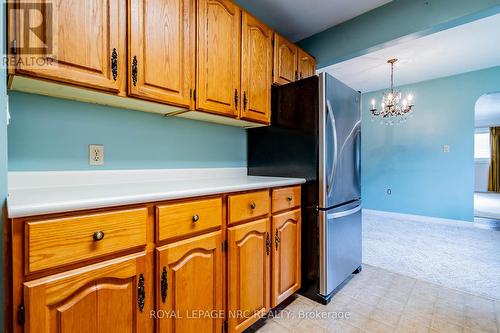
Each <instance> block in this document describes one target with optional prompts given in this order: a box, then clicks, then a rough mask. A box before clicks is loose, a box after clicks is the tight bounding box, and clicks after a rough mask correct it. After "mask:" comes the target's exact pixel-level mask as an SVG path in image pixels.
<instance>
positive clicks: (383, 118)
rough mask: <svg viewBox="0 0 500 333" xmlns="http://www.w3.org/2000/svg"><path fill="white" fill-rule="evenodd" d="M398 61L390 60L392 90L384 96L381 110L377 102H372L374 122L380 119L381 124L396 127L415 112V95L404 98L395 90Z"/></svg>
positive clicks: (373, 100)
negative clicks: (395, 125)
mask: <svg viewBox="0 0 500 333" xmlns="http://www.w3.org/2000/svg"><path fill="white" fill-rule="evenodd" d="M396 61H398V59H389V60H388V61H387V63H389V64H391V89H390V90H388V91H386V92H385V93H384V95H383V96H382V102H381V103H380V110H378V109H377V101H376V100H375V99H372V101H371V109H370V111H371V113H372V120H375V119H380V123H381V124H385V125H394V124H400V123H402V122H405V121H406V120H407V119H408V117H409V116H410V115H411V113H412V111H413V95H412V94H408V95H407V96H406V98H403V94H402V93H401V91H397V90H394V63H395V62H396Z"/></svg>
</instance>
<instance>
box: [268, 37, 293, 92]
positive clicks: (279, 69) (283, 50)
mask: <svg viewBox="0 0 500 333" xmlns="http://www.w3.org/2000/svg"><path fill="white" fill-rule="evenodd" d="M297 53H298V48H297V46H296V45H295V44H293V43H292V42H290V41H288V40H286V39H285V38H284V37H282V36H280V35H279V34H277V33H275V34H274V76H273V83H274V84H279V85H281V84H287V83H290V82H294V81H296V80H297V79H298V71H297V56H298V54H297Z"/></svg>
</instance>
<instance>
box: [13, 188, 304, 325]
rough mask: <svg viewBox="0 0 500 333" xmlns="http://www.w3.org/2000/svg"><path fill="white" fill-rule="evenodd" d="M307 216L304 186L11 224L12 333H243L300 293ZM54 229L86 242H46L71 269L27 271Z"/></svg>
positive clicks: (55, 267) (63, 265)
mask: <svg viewBox="0 0 500 333" xmlns="http://www.w3.org/2000/svg"><path fill="white" fill-rule="evenodd" d="M289 197H291V200H288V198H289ZM273 211H277V212H278V213H275V214H273V213H272V212H273ZM117 212H118V213H117ZM300 212H301V210H300V187H298V186H295V187H285V188H280V189H275V190H274V191H273V192H272V193H271V191H270V190H269V189H264V190H256V191H250V192H243V193H230V194H222V195H219V196H211V197H206V198H201V199H200V198H198V199H186V200H177V201H172V202H166V203H165V202H162V203H151V204H147V205H143V206H131V207H128V208H123V209H121V210H119V211H117V210H116V208H115V209H109V211H108V210H104V209H103V210H96V211H85V212H74V213H72V214H71V213H67V214H63V215H61V214H54V215H52V216H49V215H48V216H44V217H28V218H20V219H13V220H9V221H8V223H7V224H6V230H7V233H6V237H7V238H6V240H7V244H8V248H10V250H8V254H7V256H8V257H10V259H9V260H10V264H8V265H7V270H11V273H12V274H11V277H12V279H11V280H9V281H8V290H9V291H8V292H7V294H11V295H12V298H11V300H9V301H8V302H7V303H8V304H7V306H8V308H9V312H11V313H10V318H11V320H10V322H8V323H7V330H6V331H8V332H14V333H23V332H24V333H88V332H92V333H109V332H111V333H114V332H116V333H126V332H130V333H139V332H141V333H142V332H144V333H149V332H153V331H154V330H156V332H161V333H173V332H183V333H184V332H186V333H202V332H203V333H205V332H213V333H219V332H225V333H239V332H243V331H244V330H245V329H247V328H248V327H250V326H251V325H252V324H254V323H255V322H256V321H257V320H259V319H260V318H262V316H263V315H265V314H266V313H267V312H268V311H270V309H271V308H272V307H276V306H277V305H279V303H281V302H282V301H283V300H285V299H286V298H287V297H289V296H290V295H292V294H293V293H294V292H296V291H297V290H298V289H299V288H300V260H301V258H300V244H301V243H300V237H301V236H300V229H301V213H300ZM155 213H156V214H155ZM89 218H91V221H93V222H95V223H93V224H92V223H91V225H90V227H89V226H88V223H86V224H85V225H84V224H82V223H81V221H85V222H88V219H89ZM124 218H125V219H124ZM41 221H42V222H43V224H40V225H39V224H37V223H41ZM117 221H125V222H127V221H135V222H134V223H132V224H130V223H128V222H127V223H125V222H123V223H125V224H123V223H122V224H123V227H124V228H125V229H124V230H123V235H125V236H120V235H122V231H120V230H119V229H118V228H115V227H116V223H117ZM54 223H56V224H57V226H58V229H64V230H68V233H69V232H70V231H71V232H72V233H74V234H75V235H76V236H77V237H76V236H75V237H76V238H75V239H76V240H77V241H78V242H77V243H78V244H79V243H83V244H84V245H81V244H80V245H78V246H77V245H76V244H77V243H75V244H74V245H73V247H69V248H68V247H67V246H66V247H64V246H63V247H61V244H63V245H64V244H66V243H64V242H63V243H61V242H60V241H59V242H55V243H47V249H48V250H47V251H46V252H43V253H49V254H54V253H56V254H58V252H60V251H63V252H64V251H66V252H67V253H66V256H67V257H68V258H69V260H66V261H62V260H61V259H59V260H58V261H61V264H54V265H47V266H44V267H42V268H40V269H39V270H32V271H30V270H27V267H29V266H28V263H29V258H30V256H29V255H28V254H29V253H31V252H30V250H33V248H35V247H36V245H37V244H38V243H37V240H38V239H40V237H38V236H39V235H40V233H41V232H42V231H43V232H44V235H45V233H46V230H45V228H42V226H45V225H51V226H52V225H53V224H54ZM186 225H188V226H189V227H187V226H186ZM162 228H163V229H162ZM165 228H167V229H165ZM73 229H74V230H73ZM96 230H100V231H101V237H100V238H98V237H96V232H95V231H96ZM162 230H170V231H171V232H170V231H169V232H167V233H162V232H163V231H162ZM132 231H133V232H132ZM97 234H98V232H97ZM137 235H139V236H140V238H139V240H140V241H137V242H136V241H134V240H135V239H136V238H135V237H136V236H137ZM116 237H118V238H116ZM45 238H47V237H45V236H44V237H43V239H45ZM87 239H91V241H88V242H87ZM106 239H107V240H108V241H111V240H114V239H118V240H119V241H120V244H122V245H123V246H121V247H119V248H115V247H114V245H113V244H114V243H107V242H106ZM65 242H68V241H67V240H65ZM73 243H74V242H73ZM87 243H88V246H86V245H85V244H87ZM115 243H116V242H115ZM126 245H130V247H129V248H127V246H126ZM82 246H84V247H85V249H86V251H87V252H85V253H86V254H88V255H85V256H79V253H80V252H78V249H80V248H81V247H82ZM101 247H104V248H105V249H107V250H111V249H114V250H113V251H101V252H99V249H102V248H101ZM61 249H62V250H61ZM115 250H116V251H115ZM7 262H9V261H7Z"/></svg>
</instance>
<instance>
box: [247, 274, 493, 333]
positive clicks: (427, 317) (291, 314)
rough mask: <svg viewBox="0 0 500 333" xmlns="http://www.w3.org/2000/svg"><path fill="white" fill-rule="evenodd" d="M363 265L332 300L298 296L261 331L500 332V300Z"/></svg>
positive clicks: (271, 332) (267, 321)
mask: <svg viewBox="0 0 500 333" xmlns="http://www.w3.org/2000/svg"><path fill="white" fill-rule="evenodd" d="M363 267H364V269H363V271H362V272H361V273H360V274H359V275H357V276H355V277H354V278H353V279H352V280H351V281H350V282H349V283H348V284H347V285H345V286H344V287H343V288H342V290H341V291H340V292H339V293H338V294H337V295H336V296H334V298H333V299H332V301H331V302H330V304H328V305H326V306H324V305H321V304H318V303H315V302H313V301H311V300H309V299H307V298H305V297H302V296H299V295H297V296H296V297H297V298H296V299H295V300H293V302H292V303H290V304H289V305H288V306H287V307H286V308H285V309H284V310H282V311H281V312H280V313H279V314H277V315H275V316H274V318H268V319H267V320H266V322H265V325H264V326H262V327H261V328H260V329H259V330H258V331H257V332H261V333H289V332H307V333H316V332H318V333H322V332H341V333H350V332H360V333H379V332H381V333H386V332H397V333H405V332H409V333H410V332H411V333H420V332H422V333H440V332H443V333H444V332H446V333H448V332H463V333H480V332H487V333H489V332H491V333H500V324H499V322H500V301H499V300H492V299H488V298H484V297H480V296H475V295H472V294H468V293H464V292H459V291H456V290H452V289H448V288H445V287H442V286H438V285H435V284H431V283H428V282H424V281H420V280H417V279H413V278H410V277H406V276H403V275H399V274H395V273H392V272H389V271H387V270H384V269H381V268H376V267H373V266H368V265H364V266H363ZM341 315H344V316H345V318H344V319H338V318H339V316H341ZM306 316H308V318H305V317H306ZM336 318H337V319H336Z"/></svg>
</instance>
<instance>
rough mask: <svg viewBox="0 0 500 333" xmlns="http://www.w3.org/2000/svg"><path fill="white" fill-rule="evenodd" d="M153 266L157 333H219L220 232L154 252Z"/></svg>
mask: <svg viewBox="0 0 500 333" xmlns="http://www.w3.org/2000/svg"><path fill="white" fill-rule="evenodd" d="M156 262H157V267H156V270H157V272H156V281H157V288H156V290H157V292H156V304H157V306H156V308H157V309H158V310H160V312H159V314H165V316H163V315H158V316H157V319H156V320H157V321H156V326H157V331H158V332H161V333H166V332H194V333H202V332H214V333H215V332H222V328H223V327H222V325H223V320H224V318H223V316H222V315H221V313H222V310H223V304H222V289H223V285H222V273H223V272H222V236H221V232H220V231H217V232H213V233H210V234H206V235H202V236H197V237H192V238H189V239H186V240H182V241H179V242H176V243H172V244H168V245H165V246H162V247H160V248H157V249H156ZM173 314H175V315H173Z"/></svg>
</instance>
